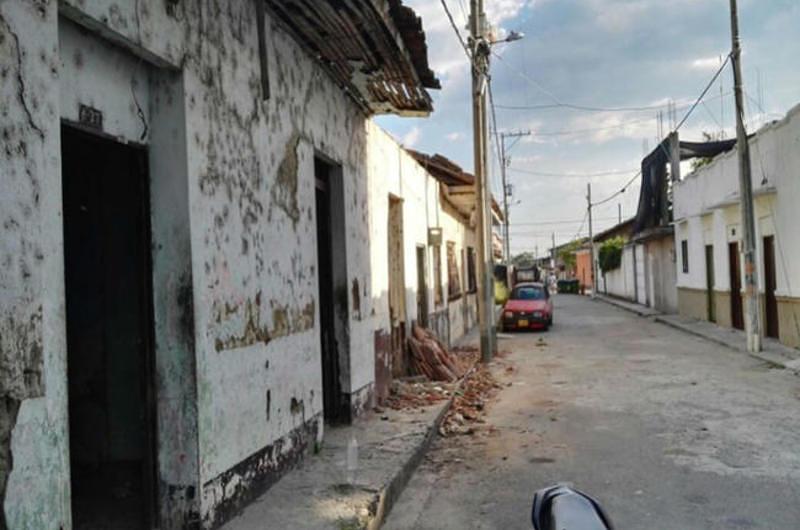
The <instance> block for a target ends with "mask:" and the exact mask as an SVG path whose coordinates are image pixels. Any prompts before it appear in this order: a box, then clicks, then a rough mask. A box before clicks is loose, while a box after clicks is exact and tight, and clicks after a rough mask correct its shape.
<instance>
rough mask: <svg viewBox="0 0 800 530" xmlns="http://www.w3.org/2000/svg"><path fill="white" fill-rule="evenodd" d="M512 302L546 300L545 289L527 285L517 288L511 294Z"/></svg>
mask: <svg viewBox="0 0 800 530" xmlns="http://www.w3.org/2000/svg"><path fill="white" fill-rule="evenodd" d="M511 298H512V300H544V299H545V294H544V289H542V288H541V287H534V286H531V285H527V286H525V287H517V288H516V289H514V292H513V293H511Z"/></svg>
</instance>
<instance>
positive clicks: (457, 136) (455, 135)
mask: <svg viewBox="0 0 800 530" xmlns="http://www.w3.org/2000/svg"><path fill="white" fill-rule="evenodd" d="M445 138H447V139H448V140H450V141H451V142H455V141H457V140H461V139H463V138H464V133H462V132H458V131H456V132H451V133H450V134H448V135H447V136H446V137H445Z"/></svg>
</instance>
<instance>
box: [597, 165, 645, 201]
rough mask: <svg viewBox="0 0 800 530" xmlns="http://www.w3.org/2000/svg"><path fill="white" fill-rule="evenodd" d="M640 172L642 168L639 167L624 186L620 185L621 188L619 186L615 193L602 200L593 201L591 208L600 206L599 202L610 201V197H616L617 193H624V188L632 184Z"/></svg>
mask: <svg viewBox="0 0 800 530" xmlns="http://www.w3.org/2000/svg"><path fill="white" fill-rule="evenodd" d="M641 174H642V170H641V169H640V170H639V171H637V172H636V174H635V175H634V176H633V177H631V179H630V180H629V181H628V182H626V183H625V185H624V186H622V188H620V190H619V191H617V192H616V193H614V194H613V195H611V196H609V197H606V198H605V199H603V200H602V201H597V202H593V203H592V208H594V207H595V206H600V205H601V204H605V203H607V202H608V201H610V200H611V199H613V198H615V197H618V196H619V195H622V194H623V193H625V190H626V189H627V188H628V186H630V185H631V184H633V181H634V180H636V179H637V178H638V177H639V176H640V175H641Z"/></svg>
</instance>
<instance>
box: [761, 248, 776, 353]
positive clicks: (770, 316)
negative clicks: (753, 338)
mask: <svg viewBox="0 0 800 530" xmlns="http://www.w3.org/2000/svg"><path fill="white" fill-rule="evenodd" d="M777 288H778V280H777V277H776V273H775V237H773V236H767V237H765V238H764V305H765V308H764V309H765V312H766V317H767V337H772V338H774V339H777V338H778V336H779V329H778V301H777V300H776V299H775V290H776V289H777Z"/></svg>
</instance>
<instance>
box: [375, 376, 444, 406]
mask: <svg viewBox="0 0 800 530" xmlns="http://www.w3.org/2000/svg"><path fill="white" fill-rule="evenodd" d="M452 394H453V385H451V384H443V383H440V382H438V381H418V382H409V381H408V380H403V379H396V380H394V381H392V388H391V391H390V393H389V397H387V398H386V400H385V401H384V403H383V404H384V406H385V407H386V408H390V409H393V410H408V409H417V408H420V407H427V406H428V405H433V404H434V403H437V402H439V401H444V400H445V399H450V396H451V395H452Z"/></svg>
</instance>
